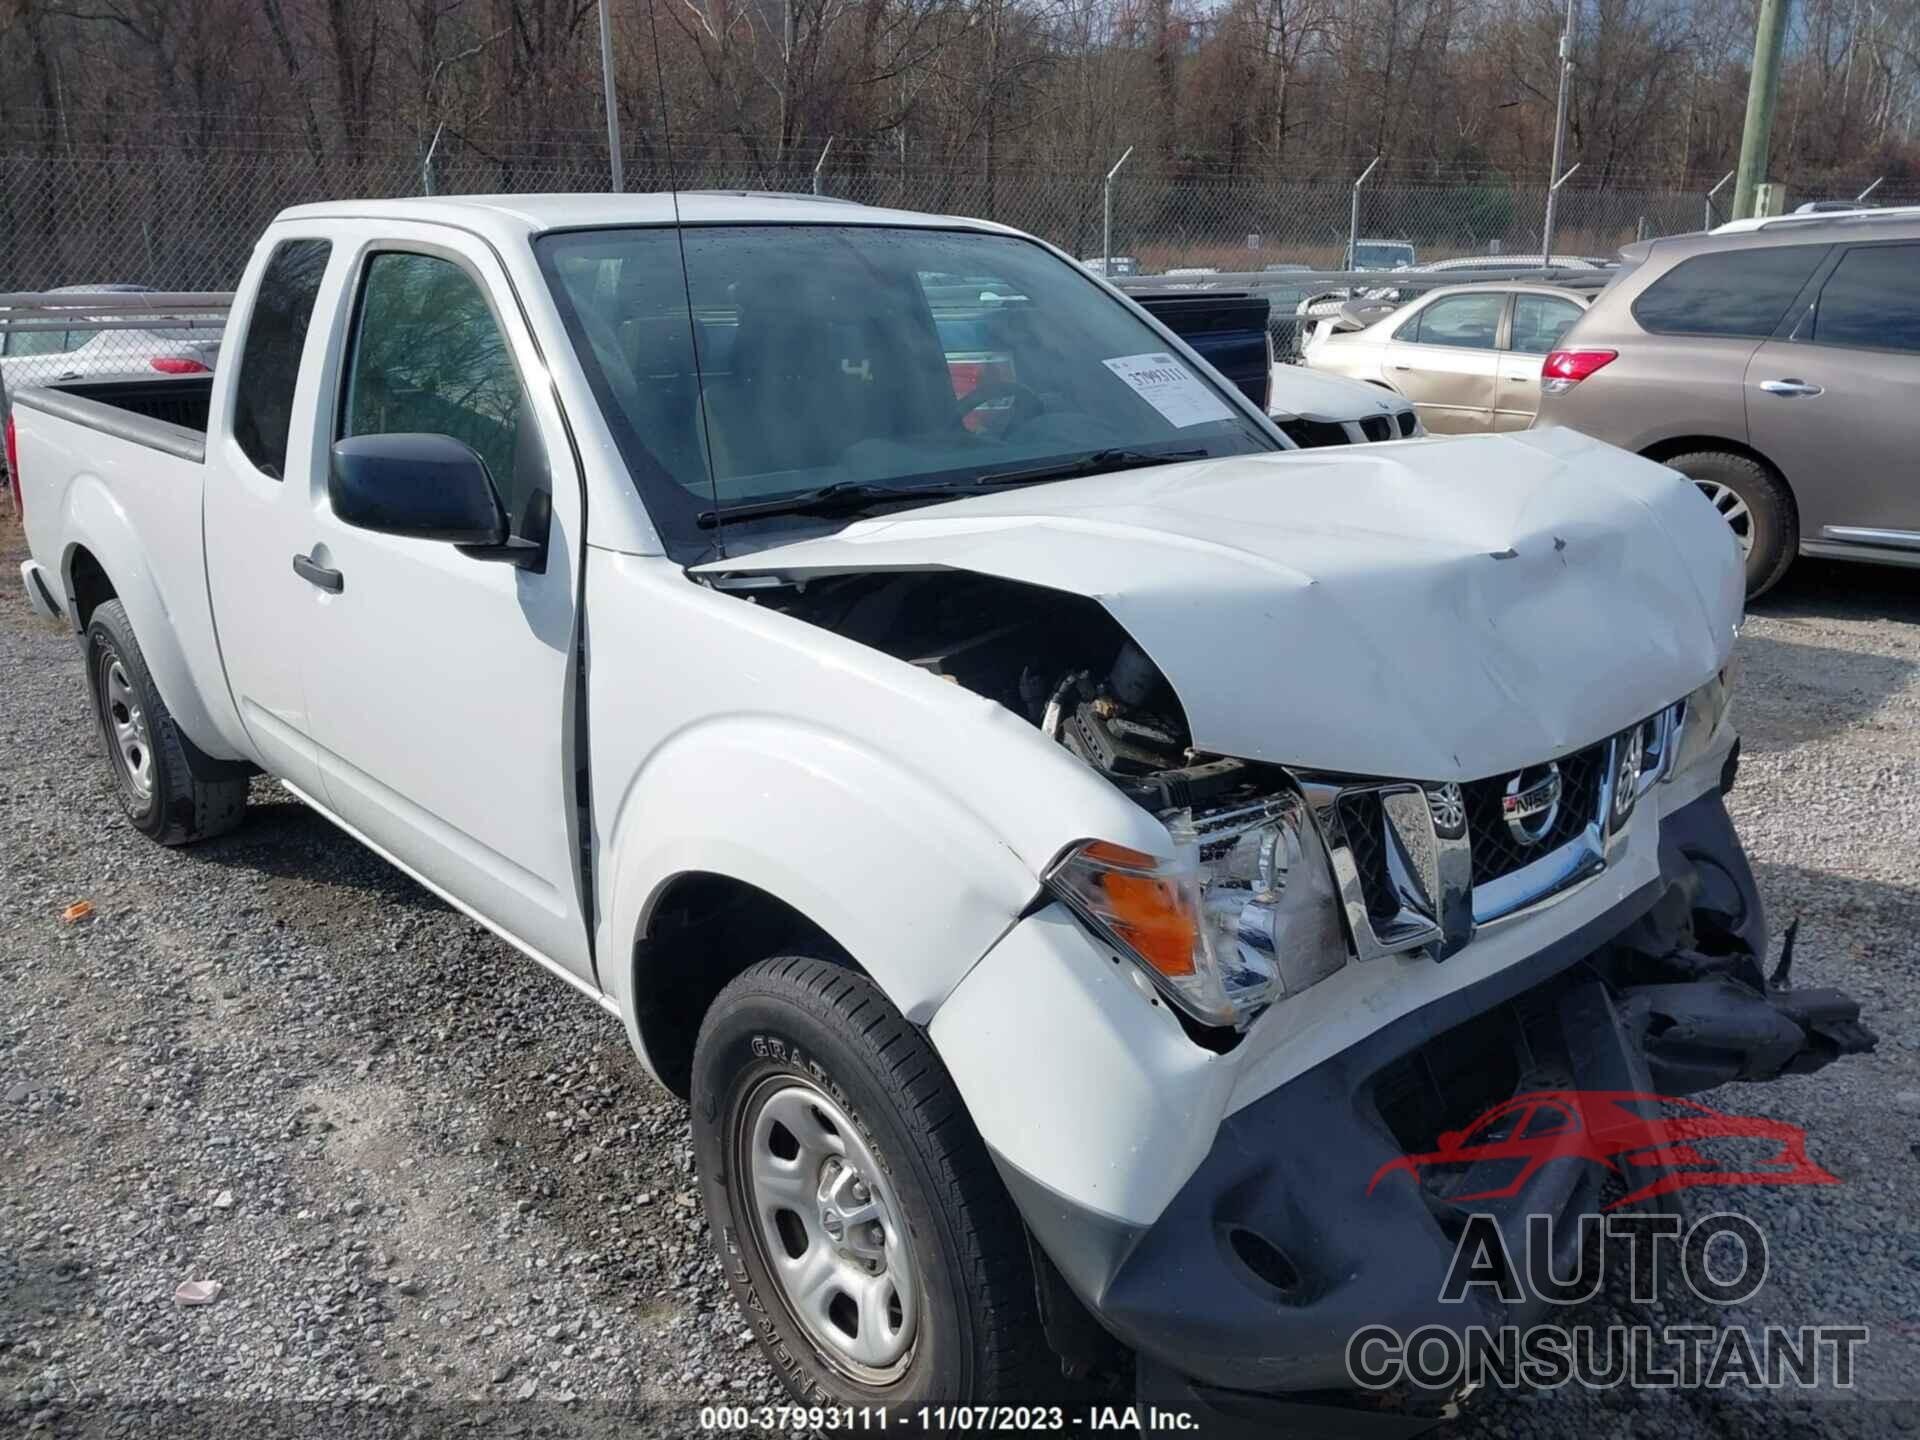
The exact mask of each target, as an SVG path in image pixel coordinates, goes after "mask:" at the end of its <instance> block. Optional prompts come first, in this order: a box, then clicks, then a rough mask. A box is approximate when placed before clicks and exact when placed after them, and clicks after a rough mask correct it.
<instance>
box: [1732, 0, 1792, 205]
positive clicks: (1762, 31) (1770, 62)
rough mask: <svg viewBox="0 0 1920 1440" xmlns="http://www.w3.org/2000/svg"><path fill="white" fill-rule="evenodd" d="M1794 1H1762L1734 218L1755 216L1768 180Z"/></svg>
mask: <svg viewBox="0 0 1920 1440" xmlns="http://www.w3.org/2000/svg"><path fill="white" fill-rule="evenodd" d="M1790 3H1791V0H1760V23H1759V24H1758V25H1757V26H1756V27H1755V28H1754V33H1753V78H1752V79H1751V80H1749V81H1748V82H1747V123H1746V127H1745V128H1744V129H1743V130H1741V132H1740V168H1739V171H1738V177H1737V178H1736V179H1735V180H1734V182H1733V218H1734V219H1736V220H1744V219H1746V218H1747V217H1748V216H1750V215H1751V214H1753V196H1754V190H1755V189H1756V188H1757V187H1758V186H1759V185H1760V183H1761V182H1762V181H1764V180H1765V179H1766V178H1767V146H1768V143H1769V142H1770V141H1771V139H1772V137H1773V102H1774V100H1775V98H1776V97H1777V96H1778V95H1779V93H1780V43H1781V41H1782V40H1783V39H1784V38H1785V37H1786V32H1787V7H1788V5H1789V4H1790Z"/></svg>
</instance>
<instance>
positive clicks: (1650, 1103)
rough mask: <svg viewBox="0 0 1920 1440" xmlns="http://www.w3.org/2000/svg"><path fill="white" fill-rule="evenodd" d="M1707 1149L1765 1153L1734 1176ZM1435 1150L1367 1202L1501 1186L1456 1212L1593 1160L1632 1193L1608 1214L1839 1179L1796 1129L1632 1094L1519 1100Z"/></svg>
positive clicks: (1570, 1093)
mask: <svg viewBox="0 0 1920 1440" xmlns="http://www.w3.org/2000/svg"><path fill="white" fill-rule="evenodd" d="M1708 1141H1717V1142H1724V1141H1737V1142H1747V1144H1748V1146H1749V1147H1751V1146H1752V1145H1753V1144H1755V1143H1757V1144H1759V1145H1760V1146H1761V1147H1763V1148H1765V1149H1767V1150H1768V1151H1769V1153H1768V1154H1767V1155H1766V1156H1764V1157H1763V1158H1761V1159H1759V1160H1758V1161H1754V1162H1750V1163H1748V1165H1747V1167H1746V1168H1738V1169H1736V1168H1730V1167H1728V1166H1726V1165H1723V1164H1721V1163H1719V1162H1718V1161H1716V1160H1713V1159H1711V1158H1709V1157H1708V1156H1707V1155H1705V1154H1703V1153H1701V1149H1700V1147H1701V1145H1702V1144H1704V1143H1705V1142H1708ZM1438 1143H1439V1146H1440V1148H1439V1149H1438V1150H1435V1151H1432V1152H1431V1153H1429V1154H1426V1155H1403V1156H1401V1157H1400V1158H1399V1159H1397V1160H1389V1161H1388V1162H1387V1163H1386V1164H1385V1165H1382V1166H1381V1167H1380V1168H1379V1169H1378V1170H1376V1171H1375V1172H1374V1176H1373V1179H1372V1180H1371V1181H1370V1182H1369V1183H1368V1185H1367V1193H1368V1194H1369V1195H1371V1194H1372V1193H1373V1191H1374V1187H1375V1186H1377V1185H1379V1184H1380V1182H1381V1181H1382V1180H1384V1179H1386V1178H1387V1177H1388V1176H1389V1175H1394V1174H1400V1173H1405V1174H1406V1175H1408V1176H1410V1177H1412V1178H1413V1180H1414V1181H1415V1182H1416V1183H1419V1182H1420V1181H1421V1180H1422V1179H1423V1178H1424V1177H1425V1176H1426V1175H1427V1174H1428V1173H1429V1172H1431V1171H1435V1170H1442V1171H1454V1172H1459V1171H1467V1172H1469V1173H1470V1171H1471V1169H1472V1168H1473V1167H1480V1166H1485V1167H1486V1169H1487V1174H1488V1178H1490V1179H1494V1180H1498V1181H1500V1182H1502V1183H1497V1184H1489V1185H1488V1187H1487V1188H1485V1189H1479V1190H1475V1191H1474V1192H1473V1193H1471V1194H1456V1193H1453V1192H1451V1191H1449V1192H1448V1195H1447V1198H1448V1199H1449V1200H1450V1201H1452V1202H1454V1203H1456V1204H1458V1203H1464V1202H1466V1201H1472V1200H1497V1199H1505V1198H1509V1197H1511V1196H1514V1195H1517V1194H1518V1193H1519V1192H1520V1190H1521V1188H1522V1187H1523V1186H1524V1185H1525V1184H1526V1183H1527V1182H1528V1181H1529V1180H1530V1179H1532V1178H1533V1175H1534V1173H1535V1172H1536V1171H1538V1170H1539V1169H1540V1167H1541V1166H1543V1165H1546V1164H1548V1163H1550V1162H1551V1161H1555V1160H1590V1161H1592V1162H1593V1163H1594V1164H1596V1165H1604V1166H1605V1167H1606V1168H1607V1169H1609V1170H1611V1171H1613V1172H1614V1173H1615V1174H1617V1175H1620V1176H1622V1177H1623V1178H1624V1179H1625V1180H1626V1182H1627V1188H1628V1190H1629V1192H1630V1193H1628V1194H1627V1195H1626V1196H1625V1197H1624V1198H1622V1199H1619V1200H1616V1201H1614V1202H1613V1204H1611V1205H1608V1206H1607V1207H1606V1208H1607V1209H1609V1210H1617V1209H1619V1208H1620V1207H1621V1206H1623V1205H1632V1204H1636V1203H1638V1202H1639V1201H1642V1200H1651V1199H1654V1198H1655V1197H1657V1196H1660V1195H1669V1194H1672V1193H1673V1192H1674V1191H1676V1190H1686V1189H1690V1188H1692V1187H1693V1186H1697V1185H1838V1184H1839V1183H1840V1177H1839V1176H1837V1175H1834V1174H1832V1173H1830V1172H1829V1171H1827V1170H1826V1169H1824V1168H1823V1167H1821V1166H1820V1165H1817V1164H1815V1163H1814V1162H1813V1161H1812V1160H1810V1159H1808V1158H1807V1132H1806V1131H1805V1130H1803V1129H1801V1128H1800V1127H1799V1126H1798V1125H1789V1124H1787V1123H1785V1122H1784V1121H1780V1120H1767V1119H1763V1118H1761V1117H1759V1116H1754V1115H1723V1114H1721V1113H1720V1112H1719V1111H1718V1110H1711V1109H1709V1108H1708V1107H1706V1106H1705V1105H1701V1104H1698V1103H1696V1102H1695V1101H1692V1100H1681V1099H1676V1098H1675V1097H1673V1096H1669V1095H1650V1094H1641V1093H1639V1092H1637V1091H1632V1090H1538V1091H1534V1092H1532V1093H1531V1094H1526V1095H1516V1096H1515V1097H1514V1098H1513V1099H1511V1100H1508V1101H1506V1102H1505V1103H1504V1104H1500V1105H1496V1106H1495V1107H1494V1108H1493V1109H1491V1110H1489V1111H1487V1112H1486V1113H1485V1114H1484V1115H1482V1116H1481V1117H1480V1118H1479V1119H1477V1120H1475V1121H1474V1122H1473V1123H1472V1124H1471V1125H1469V1126H1468V1127H1467V1128H1466V1129H1465V1130H1449V1131H1447V1132H1445V1133H1444V1134H1442V1135H1441V1136H1440V1137H1439V1141H1438ZM1636 1172H1638V1173H1636ZM1649 1172H1651V1173H1649ZM1642 1180H1644V1181H1645V1182H1646V1183H1644V1184H1642V1183H1640V1182H1641V1181H1642ZM1469 1183H1472V1182H1469Z"/></svg>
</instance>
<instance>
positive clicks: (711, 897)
mask: <svg viewBox="0 0 1920 1440" xmlns="http://www.w3.org/2000/svg"><path fill="white" fill-rule="evenodd" d="M780 955H806V956H810V957H812V958H814V959H817V960H826V961H829V962H831V963H833V964H836V965H841V966H844V967H845V968H847V969H849V970H852V971H854V972H856V973H857V974H860V975H863V976H865V977H866V978H867V979H869V980H871V979H873V977H872V975H870V974H869V973H868V972H867V970H866V968H865V967H864V966H862V965H861V964H860V963H859V962H858V961H857V960H855V959H854V958H853V956H852V955H850V954H848V953H847V950H846V948H845V947H844V946H843V945H841V944H840V943H839V942H838V941H837V940H835V939H834V938H833V937H832V936H831V935H829V934H828V933H827V932H826V931H825V930H824V929H822V928H821V927H820V926H819V925H818V924H816V923H815V922H814V921H813V920H812V919H810V918H809V917H808V916H807V915H805V914H803V913H802V912H801V911H800V910H798V909H796V908H795V907H794V906H792V905H790V904H788V903H787V902H786V901H785V900H782V899H781V898H780V897H779V896H778V895H774V894H772V893H771V892H769V891H766V890H763V889H761V888H760V887H759V886H757V885H754V884H752V883H750V882H748V881H746V880H742V879H740V878H738V877H737V876H733V875H724V874H720V873H717V872H715V871H711V870H684V871H681V872H680V873H679V874H677V875H673V876H671V877H669V878H668V879H667V880H666V881H665V882H663V883H662V884H661V886H660V887H659V889H658V891H657V892H656V893H655V895H654V897H653V900H652V903H651V904H650V905H649V906H648V909H647V914H646V917H645V921H644V923H643V926H642V928H641V931H640V933H639V934H638V935H637V936H636V937H635V939H634V942H633V950H632V953H631V956H630V957H629V960H630V982H631V988H630V992H629V993H630V994H631V996H632V1006H631V1009H632V1012H633V1024H634V1026H635V1028H636V1029H637V1031H638V1032H639V1041H640V1046H641V1049H642V1051H643V1053H644V1054H645V1056H646V1060H647V1064H648V1066H649V1067H650V1068H651V1069H652V1070H653V1073H654V1074H655V1075H656V1076H657V1077H658V1078H659V1080H660V1083H661V1084H663V1085H665V1086H666V1087H667V1089H669V1090H671V1091H672V1092H673V1093H674V1094H675V1095H678V1096H680V1097H681V1098H682V1099H685V1098H687V1095H688V1091H689V1086H690V1081H691V1077H692V1071H693V1047H694V1041H695V1040H696V1039H697V1038H698V1037H699V1034H700V1025H701V1022H702V1021H703V1020H704V1018H705V1017H706V1013H707V1010H708V1009H709V1007H711V1006H712V1004H713V1002H714V1000H715V999H717V998H718V997H719V994H720V992H721V991H722V990H724V989H725V988H726V987H727V985H728V983H729V982H731V981H732V980H733V979H734V977H736V976H737V975H739V974H741V973H742V972H743V971H745V970H747V969H749V968H751V967H752V966H754V965H757V964H759V963H760V962H761V961H762V960H770V959H773V958H774V957H776V956H780Z"/></svg>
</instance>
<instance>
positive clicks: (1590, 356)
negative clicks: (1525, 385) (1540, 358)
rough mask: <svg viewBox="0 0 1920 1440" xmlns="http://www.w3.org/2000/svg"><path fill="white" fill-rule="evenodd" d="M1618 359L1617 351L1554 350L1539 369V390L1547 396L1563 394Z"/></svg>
mask: <svg viewBox="0 0 1920 1440" xmlns="http://www.w3.org/2000/svg"><path fill="white" fill-rule="evenodd" d="M1619 358H1620V352H1619V351H1618V350H1556V351H1554V352H1553V353H1552V354H1551V355H1549V356H1547V360H1546V363H1545V364H1544V365H1542V366H1541V367H1540V388H1541V389H1542V390H1543V391H1545V392H1546V393H1547V394H1549V395H1562V394H1565V393H1566V392H1567V391H1569V390H1571V389H1572V388H1573V387H1574V386H1576V385H1578V384H1579V383H1580V382H1581V381H1582V380H1584V379H1586V378H1587V377H1588V376H1589V375H1591V374H1593V373H1594V372H1595V371H1596V370H1604V369H1605V368H1606V367H1607V366H1608V365H1610V364H1612V363H1613V362H1614V361H1615V360H1617V359H1619Z"/></svg>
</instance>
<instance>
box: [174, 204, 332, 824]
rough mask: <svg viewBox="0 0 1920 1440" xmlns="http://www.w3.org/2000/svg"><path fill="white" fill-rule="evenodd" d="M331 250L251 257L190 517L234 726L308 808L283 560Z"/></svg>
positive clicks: (295, 597) (306, 500) (316, 781)
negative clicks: (196, 529) (201, 547)
mask: <svg viewBox="0 0 1920 1440" xmlns="http://www.w3.org/2000/svg"><path fill="white" fill-rule="evenodd" d="M333 252H334V246H333V241H332V240H331V238H330V237H328V236H327V235H326V234H325V232H324V228H323V227H320V226H317V225H314V224H312V223H308V224H305V225H300V224H286V223H282V224H277V225H275V226H273V227H272V228H271V229H270V230H268V231H267V234H266V236H265V238H264V239H263V240H262V241H261V243H260V245H259V246H258V247H257V249H256V250H255V252H254V256H253V259H252V261H251V262H250V263H249V264H248V266H247V273H246V275H245V276H244V277H243V278H242V280H241V283H240V289H239V290H238V291H237V292H236V293H237V294H238V295H239V296H240V297H242V298H241V301H240V305H241V308H238V309H236V311H235V313H234V315H233V316H232V319H231V321H230V322H229V332H230V341H229V346H228V355H229V357H230V363H228V364H227V365H224V366H222V367H221V368H220V370H219V371H217V372H216V374H215V379H214V388H215V403H214V405H213V406H212V409H211V413H210V424H209V426H208V435H207V466H206V470H207V480H206V487H205V491H204V495H203V499H202V514H201V527H202V534H203V535H204V536H205V545H206V555H207V594H208V597H209V599H210V600H211V602H212V606H213V616H214V627H215V630H216V632H217V633H218V635H219V639H220V657H221V661H222V663H223V664H224V666H225V668H226V683H227V689H228V692H229V693H230V695H231V696H232V698H233V703H234V707H235V709H236V710H237V712H238V713H239V717H240V723H241V725H242V726H243V727H244V728H245V729H246V732H247V738H248V739H249V740H250V741H251V742H252V744H253V749H254V753H255V754H256V755H258V756H259V758H260V760H261V763H262V764H264V765H265V766H266V768H267V769H268V770H269V771H271V772H272V773H273V774H274V775H277V776H278V777H280V778H281V779H282V780H284V781H286V782H287V783H289V784H291V785H292V786H293V787H294V788H295V789H296V790H298V791H299V792H301V793H302V794H307V795H314V796H317V795H319V793H320V788H321V787H320V778H319V770H318V768H317V766H316V764H315V760H314V753H313V739H312V735H311V725H310V721H309V716H308V711H307V696H306V687H305V677H304V673H303V672H304V669H305V666H306V661H307V655H308V652H309V650H310V649H311V647H312V644H313V640H314V635H315V630H316V627H317V625H318V624H319V621H320V618H321V617H320V615H319V613H318V612H317V611H316V609H315V607H314V605H313V598H312V594H311V592H310V591H309V590H308V588H307V587H306V586H305V585H303V584H301V582H300V580H299V577H298V576H296V575H295V574H294V572H293V569H292V567H291V565H290V564H289V559H290V557H291V556H292V555H293V554H294V553H295V552H296V551H299V550H300V549H302V548H303V547H304V546H305V545H307V544H308V543H309V532H310V531H311V529H312V510H313V491H312V486H311V484H310V481H311V472H312V469H313V460H312V455H313V451H314V448H315V444H316V441H317V435H316V416H318V415H319V413H320V411H321V410H322V408H323V404H324V402H323V398H322V396H321V393H320V376H321V373H322V371H323V369H324V364H323V362H324V359H325V352H326V328H327V326H326V320H325V316H326V313H327V312H326V311H325V310H324V309H322V308H321V297H322V292H323V289H328V287H327V281H328V279H329V273H328V272H329V269H330V268H331V267H332V266H333V263H334V261H333ZM332 279H333V282H334V283H333V286H332V287H331V289H329V290H328V293H329V294H330V293H332V290H337V288H338V275H337V273H336V274H335V275H334V276H332ZM316 312H317V313H318V314H319V315H320V317H321V318H320V320H319V323H318V324H317V325H316V324H315V318H314V317H315V315H316ZM319 428H321V429H324V426H323V425H322V426H320V427H319Z"/></svg>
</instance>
